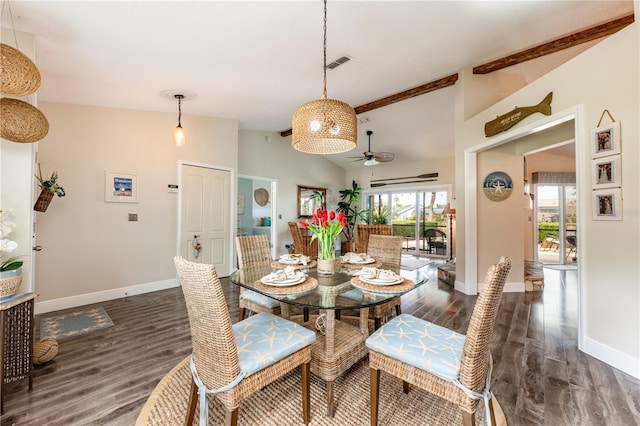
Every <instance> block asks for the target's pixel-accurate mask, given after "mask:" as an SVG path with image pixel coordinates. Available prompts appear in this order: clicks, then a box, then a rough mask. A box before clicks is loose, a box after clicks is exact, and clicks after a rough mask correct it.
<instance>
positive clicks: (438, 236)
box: [423, 228, 447, 254]
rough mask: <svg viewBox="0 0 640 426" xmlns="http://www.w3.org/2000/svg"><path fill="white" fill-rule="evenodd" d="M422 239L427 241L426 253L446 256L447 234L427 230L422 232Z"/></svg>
mask: <svg viewBox="0 0 640 426" xmlns="http://www.w3.org/2000/svg"><path fill="white" fill-rule="evenodd" d="M423 235H424V238H425V239H426V240H427V251H428V252H429V253H435V254H447V234H445V233H444V232H442V231H441V230H439V229H435V228H427V229H425V230H424V234H423Z"/></svg>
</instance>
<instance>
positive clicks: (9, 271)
mask: <svg viewBox="0 0 640 426" xmlns="http://www.w3.org/2000/svg"><path fill="white" fill-rule="evenodd" d="M12 215H13V213H12V212H11V211H8V212H3V211H2V210H0V299H4V298H5V297H10V296H12V295H13V294H15V292H16V291H17V290H18V287H20V284H21V283H22V269H21V268H22V261H21V260H18V258H17V257H10V258H8V259H2V257H1V256H2V253H10V252H12V251H14V250H15V249H16V248H17V247H18V243H16V242H15V241H12V240H10V239H8V238H7V236H8V235H9V234H10V233H11V231H13V228H15V226H16V224H15V223H14V222H13V220H12Z"/></svg>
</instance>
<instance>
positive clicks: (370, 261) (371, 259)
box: [349, 257, 376, 265]
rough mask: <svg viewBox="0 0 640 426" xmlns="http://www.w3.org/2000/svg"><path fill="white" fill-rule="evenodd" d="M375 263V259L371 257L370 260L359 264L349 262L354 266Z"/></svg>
mask: <svg viewBox="0 0 640 426" xmlns="http://www.w3.org/2000/svg"><path fill="white" fill-rule="evenodd" d="M375 261H376V260H375V259H374V258H371V257H370V258H368V259H365V260H361V261H359V262H349V263H351V264H353V265H368V264H369V263H375Z"/></svg>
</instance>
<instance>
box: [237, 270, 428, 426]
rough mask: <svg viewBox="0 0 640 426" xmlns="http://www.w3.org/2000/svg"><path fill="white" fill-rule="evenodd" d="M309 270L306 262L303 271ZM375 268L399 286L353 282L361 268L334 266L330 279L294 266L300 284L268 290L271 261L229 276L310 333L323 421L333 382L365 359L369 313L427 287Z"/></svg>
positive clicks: (412, 274) (330, 410)
mask: <svg viewBox="0 0 640 426" xmlns="http://www.w3.org/2000/svg"><path fill="white" fill-rule="evenodd" d="M314 265H315V262H313V261H312V263H311V264H310V265H309V266H314ZM376 265H377V266H378V268H379V269H386V270H391V271H393V272H395V273H396V274H397V275H399V276H400V277H401V278H400V279H398V281H400V282H398V283H396V284H394V285H375V286H372V285H369V284H367V283H364V282H363V280H360V279H359V272H360V271H361V270H362V267H363V265H348V264H341V263H340V262H338V266H337V268H336V273H335V274H333V275H319V274H318V273H317V270H316V268H315V267H306V266H303V265H299V266H298V267H297V269H298V270H299V271H300V272H302V273H304V274H305V277H304V281H302V282H301V283H298V284H296V285H290V286H280V287H274V286H271V285H265V284H264V282H263V281H262V280H261V279H262V278H263V277H265V276H266V275H268V274H270V273H272V272H274V271H277V270H278V269H279V268H280V267H282V266H283V265H281V264H280V263H279V262H277V261H273V262H270V263H263V264H257V265H254V266H251V267H248V268H241V269H239V270H237V271H236V272H234V273H233V274H232V275H231V276H230V280H231V282H233V283H234V284H236V285H239V286H241V287H244V288H246V289H250V290H253V291H256V292H258V293H260V294H263V295H265V296H267V297H270V298H272V299H275V300H278V301H279V302H280V307H281V311H282V316H283V317H285V318H289V319H291V320H292V321H296V322H298V323H300V324H302V325H303V326H305V327H307V328H309V329H312V330H314V331H315V332H316V335H317V338H316V341H315V342H314V343H313V346H312V348H311V371H312V372H313V373H314V374H316V375H317V376H319V377H320V378H322V379H323V380H324V381H325V382H326V383H327V391H326V400H327V416H328V417H333V416H334V414H335V409H336V406H335V402H334V392H333V381H334V380H335V379H336V378H338V377H340V376H341V375H342V374H343V373H344V372H345V371H346V370H348V369H349V368H350V367H351V366H352V365H354V364H355V363H356V362H358V361H359V360H360V359H362V358H363V357H364V356H366V355H367V348H366V346H365V340H366V338H367V337H368V336H369V332H370V331H371V330H372V329H373V321H371V320H369V308H371V307H374V306H376V305H380V304H383V303H386V302H389V301H390V300H392V299H394V298H396V297H400V296H402V295H403V294H406V293H408V292H410V291H413V290H415V289H416V288H418V287H419V286H421V285H423V284H425V283H426V282H427V281H428V277H427V275H426V274H424V273H423V272H422V271H420V270H411V271H409V270H403V269H400V268H399V267H398V266H390V265H384V264H382V265H381V264H380V263H379V262H377V264H376ZM310 312H313V314H310ZM343 313H344V314H343ZM347 314H349V315H347Z"/></svg>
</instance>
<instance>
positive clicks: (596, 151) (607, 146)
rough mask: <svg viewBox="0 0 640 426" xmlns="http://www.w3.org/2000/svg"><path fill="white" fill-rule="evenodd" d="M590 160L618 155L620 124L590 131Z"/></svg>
mask: <svg viewBox="0 0 640 426" xmlns="http://www.w3.org/2000/svg"><path fill="white" fill-rule="evenodd" d="M590 142H591V158H599V157H604V156H607V155H615V154H620V122H619V121H614V122H612V123H609V124H605V125H602V126H599V127H596V128H595V129H591V138H590Z"/></svg>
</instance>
